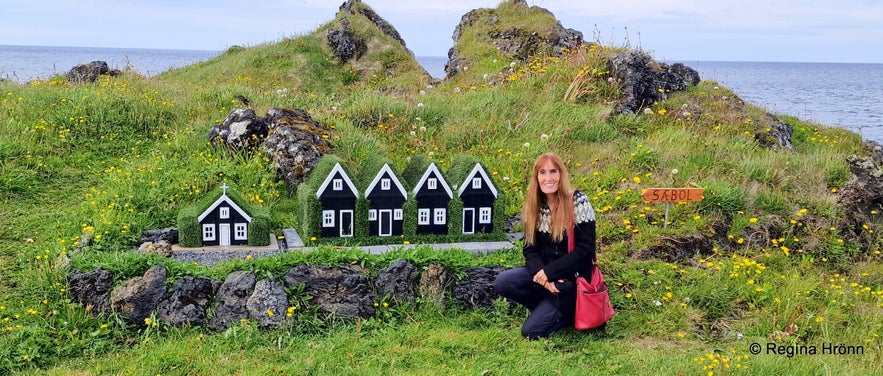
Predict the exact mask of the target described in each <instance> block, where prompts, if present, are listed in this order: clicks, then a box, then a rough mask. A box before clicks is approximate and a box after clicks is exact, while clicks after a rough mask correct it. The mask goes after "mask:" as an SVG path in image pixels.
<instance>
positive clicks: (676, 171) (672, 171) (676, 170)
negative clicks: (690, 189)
mask: <svg viewBox="0 0 883 376" xmlns="http://www.w3.org/2000/svg"><path fill="white" fill-rule="evenodd" d="M678 172H679V171H678V169H676V168H673V169H671V174H672V175H677V174H678Z"/></svg>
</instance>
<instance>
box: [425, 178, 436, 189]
mask: <svg viewBox="0 0 883 376" xmlns="http://www.w3.org/2000/svg"><path fill="white" fill-rule="evenodd" d="M426 188H428V189H432V190H435V189H437V188H438V179H436V178H429V180H427V181H426Z"/></svg>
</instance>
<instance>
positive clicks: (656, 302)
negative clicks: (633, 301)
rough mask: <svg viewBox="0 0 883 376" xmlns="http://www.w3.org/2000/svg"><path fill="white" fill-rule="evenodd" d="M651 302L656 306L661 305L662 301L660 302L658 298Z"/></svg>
mask: <svg viewBox="0 0 883 376" xmlns="http://www.w3.org/2000/svg"><path fill="white" fill-rule="evenodd" d="M653 304H656V306H657V307H659V306H661V305H662V302H660V301H658V300H654V301H653Z"/></svg>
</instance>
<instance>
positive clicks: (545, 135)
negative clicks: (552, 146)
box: [540, 133, 549, 141]
mask: <svg viewBox="0 0 883 376" xmlns="http://www.w3.org/2000/svg"><path fill="white" fill-rule="evenodd" d="M548 139H549V135H547V134H545V133H543V134H542V135H540V141H546V140H548Z"/></svg>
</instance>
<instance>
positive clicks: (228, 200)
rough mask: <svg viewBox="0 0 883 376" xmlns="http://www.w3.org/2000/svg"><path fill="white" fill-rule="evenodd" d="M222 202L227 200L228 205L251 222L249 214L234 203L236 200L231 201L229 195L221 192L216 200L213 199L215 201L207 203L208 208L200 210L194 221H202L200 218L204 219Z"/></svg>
mask: <svg viewBox="0 0 883 376" xmlns="http://www.w3.org/2000/svg"><path fill="white" fill-rule="evenodd" d="M222 202H227V203H228V204H230V207H231V208H233V210H236V212H237V213H239V215H241V216H242V217H244V218H245V220H246V221H249V222H251V216H250V215H248V213H246V212H245V210H242V208H241V207H239V205H236V202H235V201H233V200H232V199H230V197H227V194H226V193H222V194H221V196H220V197H218V199H217V200H215V202H213V203H212V204H211V205H209V207H208V209H205V210H204V211H203V212H202V214H200V215H199V217H197V218H196V221H197V222H202V220H203V219H205V217H206V216H208V214H209V213H211V212H212V211H213V210H215V208H217V207H218V205H220V204H221V203H222ZM191 218H192V217H191Z"/></svg>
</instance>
